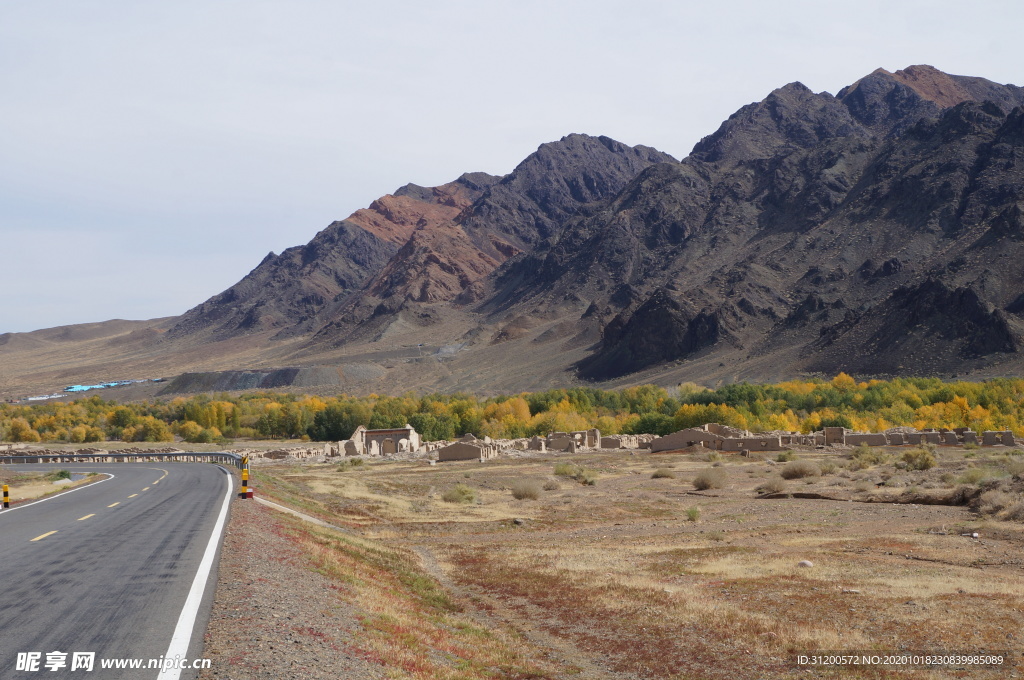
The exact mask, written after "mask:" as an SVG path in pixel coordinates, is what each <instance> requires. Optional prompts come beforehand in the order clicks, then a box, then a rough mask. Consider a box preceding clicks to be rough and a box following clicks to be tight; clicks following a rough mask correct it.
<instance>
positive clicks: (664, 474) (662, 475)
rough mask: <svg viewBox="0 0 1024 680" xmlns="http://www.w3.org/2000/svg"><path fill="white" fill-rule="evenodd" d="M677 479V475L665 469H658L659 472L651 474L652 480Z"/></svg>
mask: <svg viewBox="0 0 1024 680" xmlns="http://www.w3.org/2000/svg"><path fill="white" fill-rule="evenodd" d="M675 478H676V473H674V472H672V471H671V470H666V469H665V468H658V469H657V470H655V471H654V473H653V474H651V479H675Z"/></svg>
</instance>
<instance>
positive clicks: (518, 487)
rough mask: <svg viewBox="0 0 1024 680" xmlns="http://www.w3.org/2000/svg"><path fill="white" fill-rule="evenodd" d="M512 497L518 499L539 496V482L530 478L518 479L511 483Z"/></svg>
mask: <svg viewBox="0 0 1024 680" xmlns="http://www.w3.org/2000/svg"><path fill="white" fill-rule="evenodd" d="M512 497H513V498H515V499H516V500H518V501H522V500H532V501H535V500H537V499H538V498H540V484H538V483H537V482H535V481H533V480H532V479H519V480H516V481H515V482H513V483H512Z"/></svg>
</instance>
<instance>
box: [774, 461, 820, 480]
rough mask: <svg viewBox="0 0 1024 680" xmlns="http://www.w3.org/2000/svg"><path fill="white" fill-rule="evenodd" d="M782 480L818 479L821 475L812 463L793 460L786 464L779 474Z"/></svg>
mask: <svg viewBox="0 0 1024 680" xmlns="http://www.w3.org/2000/svg"><path fill="white" fill-rule="evenodd" d="M779 474H780V475H782V478H783V479H800V478H802V477H818V476H820V475H821V468H819V467H818V466H817V464H815V463H814V462H813V461H809V460H794V461H793V462H791V463H786V467H784V468H782V471H781V472H779Z"/></svg>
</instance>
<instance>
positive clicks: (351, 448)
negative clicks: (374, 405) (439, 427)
mask: <svg viewBox="0 0 1024 680" xmlns="http://www.w3.org/2000/svg"><path fill="white" fill-rule="evenodd" d="M329 446H331V445H329ZM426 449H427V447H425V446H424V444H423V440H422V438H421V437H420V433H419V432H417V431H416V430H415V429H414V428H413V426H412V425H409V424H408V423H407V424H406V425H405V427H397V428H393V429H388V430H367V429H366V428H365V427H363V426H362V425H360V426H359V427H357V428H356V430H355V432H353V433H352V436H351V437H350V438H348V439H344V440H342V441H340V442H338V444H337V446H336V447H334V446H331V450H330V451H328V455H335V456H389V455H392V454H395V453H416V452H418V451H425V450H426Z"/></svg>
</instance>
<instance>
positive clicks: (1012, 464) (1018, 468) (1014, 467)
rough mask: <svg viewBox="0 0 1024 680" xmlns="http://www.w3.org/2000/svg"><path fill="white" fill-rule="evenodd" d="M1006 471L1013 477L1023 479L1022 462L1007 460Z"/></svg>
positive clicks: (1023, 464) (1023, 463)
mask: <svg viewBox="0 0 1024 680" xmlns="http://www.w3.org/2000/svg"><path fill="white" fill-rule="evenodd" d="M1006 471H1007V472H1009V473H1010V474H1011V475H1013V476H1014V477H1024V460H1013V459H1011V460H1009V461H1008V462H1007V463H1006Z"/></svg>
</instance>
